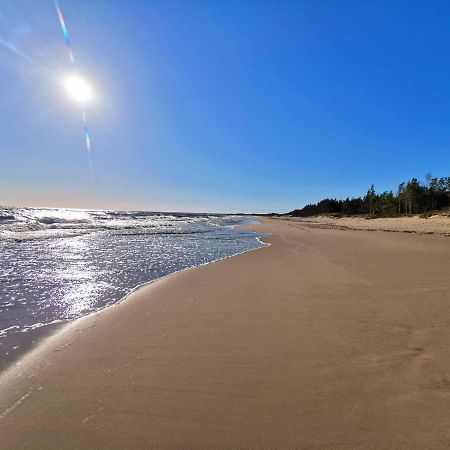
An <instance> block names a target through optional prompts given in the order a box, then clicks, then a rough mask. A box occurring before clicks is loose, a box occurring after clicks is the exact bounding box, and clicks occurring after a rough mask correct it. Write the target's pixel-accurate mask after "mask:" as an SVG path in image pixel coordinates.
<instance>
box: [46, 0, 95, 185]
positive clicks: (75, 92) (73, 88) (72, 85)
mask: <svg viewBox="0 0 450 450" xmlns="http://www.w3.org/2000/svg"><path fill="white" fill-rule="evenodd" d="M54 3H55V9H56V15H57V16H58V21H59V25H60V26H61V31H62V33H63V36H64V41H65V43H66V46H67V50H68V52H69V60H70V64H71V66H72V68H75V67H76V64H75V56H74V53H73V50H72V43H71V41H70V35H69V30H68V29H67V25H66V21H65V20H64V16H63V13H62V9H61V7H60V6H59V3H58V0H54ZM63 84H64V87H65V89H66V92H67V94H68V95H69V97H70V98H72V100H74V101H75V102H77V103H79V104H80V105H83V106H84V105H86V104H87V103H89V102H90V101H91V100H92V97H93V91H92V88H91V86H90V85H89V84H88V83H87V82H86V81H85V80H84V79H83V78H81V77H79V76H76V75H69V76H68V77H66V78H65V80H64V83H63ZM82 118H83V126H84V142H85V145H86V150H87V154H88V158H89V171H90V174H91V180H92V160H91V133H90V131H89V127H88V122H87V116H86V110H85V109H84V108H83V109H82Z"/></svg>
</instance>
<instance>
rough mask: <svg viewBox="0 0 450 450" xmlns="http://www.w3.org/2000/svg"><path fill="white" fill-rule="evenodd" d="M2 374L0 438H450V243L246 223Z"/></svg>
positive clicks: (169, 441) (175, 443)
mask: <svg viewBox="0 0 450 450" xmlns="http://www.w3.org/2000/svg"><path fill="white" fill-rule="evenodd" d="M255 229H257V230H258V231H260V232H272V233H274V235H273V237H272V238H270V239H268V241H270V242H271V244H272V245H271V246H270V247H267V248H263V249H260V250H256V251H253V252H250V253H246V254H243V255H239V256H236V257H233V258H230V259H227V260H224V261H220V262H217V263H214V264H211V265H208V266H201V267H198V268H195V269H193V270H188V271H185V272H181V273H178V274H174V275H171V276H169V277H167V278H165V279H163V280H160V281H158V282H155V283H153V284H151V285H148V286H146V287H144V288H142V289H140V290H138V291H137V292H136V293H134V294H133V295H132V296H130V297H129V299H127V300H126V301H124V302H122V303H121V304H119V305H116V306H113V307H111V308H109V309H107V310H105V311H103V312H102V313H99V314H95V315H92V316H90V317H88V318H85V319H81V320H79V321H77V322H75V323H74V324H72V325H70V326H69V327H67V328H66V329H64V330H63V331H62V332H60V333H58V334H57V335H56V336H54V337H52V338H50V339H48V340H47V341H46V342H44V344H43V345H41V346H40V348H39V349H37V350H36V351H33V352H32V353H30V354H29V355H27V356H26V357H24V358H23V359H22V360H21V363H20V364H19V365H16V366H14V367H13V368H11V369H10V370H8V371H7V372H6V373H4V374H3V375H2V377H1V378H0V392H1V395H0V436H1V447H2V448H5V449H8V448H22V447H26V448H167V449H173V448H242V449H243V448H300V449H324V448H326V449H410V448H420V449H431V448H432V449H440V448H449V446H450V427H449V426H448V414H449V410H450V353H449V350H448V349H449V345H450V239H449V238H448V237H445V236H438V235H418V234H410V233H385V232H377V231H375V232H367V231H355V230H340V229H324V228H314V227H310V226H309V225H308V224H303V223H298V222H296V221H289V220H287V221H286V220H278V219H276V220H268V219H267V220H264V224H262V225H258V226H255Z"/></svg>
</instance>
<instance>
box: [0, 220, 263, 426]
mask: <svg viewBox="0 0 450 450" xmlns="http://www.w3.org/2000/svg"><path fill="white" fill-rule="evenodd" d="M255 220H260V219H259V218H255ZM253 225H258V224H245V225H232V226H231V228H239V229H242V230H250V231H254V230H253V229H252V226H253ZM255 233H256V232H255ZM256 234H257V233H256ZM255 239H256V240H257V241H258V242H259V243H260V244H261V247H259V248H255V249H249V250H243V251H242V252H239V253H235V254H233V255H230V256H224V257H222V258H219V259H216V260H213V261H208V262H203V263H199V264H196V265H194V266H190V267H185V268H183V269H179V270H176V271H175V272H172V273H169V274H167V275H163V276H162V277H159V278H155V279H153V280H149V281H145V282H143V283H141V284H138V285H136V286H134V287H133V288H132V289H131V290H130V291H129V292H128V293H127V294H126V295H125V296H123V297H122V298H120V299H119V300H118V301H117V302H115V303H112V304H109V305H105V306H103V307H102V308H100V309H98V310H97V311H93V312H91V313H89V314H87V315H84V316H81V317H78V318H76V319H72V320H61V321H59V322H55V323H49V324H46V325H42V326H40V327H37V328H35V329H32V330H31V332H28V333H30V335H34V337H35V340H34V341H31V342H26V343H25V351H23V352H21V353H20V354H19V355H17V356H16V355H13V356H10V355H9V357H7V358H5V360H4V361H5V365H4V366H3V367H0V386H1V383H2V376H3V374H6V373H7V372H8V371H9V370H11V369H12V368H14V366H15V365H17V364H18V365H20V364H21V363H22V360H23V359H24V358H26V357H27V356H28V355H29V354H30V353H32V352H34V351H37V350H38V349H39V347H40V346H41V345H45V343H46V342H48V340H49V339H52V338H53V337H56V336H57V335H58V334H59V333H62V332H64V330H65V329H66V328H67V327H70V326H71V325H72V324H74V323H75V322H77V321H79V320H82V319H84V318H87V317H89V316H92V315H96V314H100V313H102V312H103V311H105V310H107V309H108V308H111V307H114V306H116V305H119V304H120V303H122V302H124V301H126V300H127V299H128V297H130V296H131V295H133V294H134V293H135V292H136V291H138V290H139V289H141V288H144V287H146V286H147V285H150V284H152V283H155V282H157V281H159V280H163V279H165V278H167V277H170V276H172V275H175V274H177V273H180V272H184V271H186V270H192V269H195V268H196V267H200V266H207V265H208V264H213V263H216V262H219V261H223V260H226V259H228V258H233V257H234V256H238V255H242V254H245V253H247V252H251V251H255V250H260V249H262V248H265V247H268V246H270V243H266V242H264V241H263V239H266V237H265V236H262V237H260V236H257V235H256V236H255ZM20 337H21V336H20ZM26 337H27V338H28V336H26ZM21 345H23V344H21ZM0 417H1V414H0Z"/></svg>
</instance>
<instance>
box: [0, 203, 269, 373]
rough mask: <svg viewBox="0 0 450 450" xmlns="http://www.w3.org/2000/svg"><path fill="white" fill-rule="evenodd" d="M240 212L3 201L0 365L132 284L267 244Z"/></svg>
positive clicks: (111, 301)
mask: <svg viewBox="0 0 450 450" xmlns="http://www.w3.org/2000/svg"><path fill="white" fill-rule="evenodd" d="M248 223H254V221H253V220H251V219H249V218H246V217H242V216H230V215H202V214H181V213H174V214H168V213H152V212H143V211H122V212H118V211H105V210H76V209H62V208H57V209H56V208H55V209H53V208H52V209H50V208H0V369H2V368H5V367H6V366H7V365H8V364H10V363H11V362H12V361H13V360H14V359H17V358H18V357H19V356H20V355H21V354H23V352H25V351H26V350H28V349H30V348H32V347H33V345H36V343H37V341H38V340H39V338H42V337H43V336H45V335H48V334H49V333H50V332H51V331H52V330H53V329H54V327H55V326H58V325H60V324H63V323H65V322H67V321H70V320H73V319H76V318H78V317H81V316H84V315H87V314H90V313H92V312H95V311H99V310H101V309H103V308H105V307H107V306H109V305H111V304H114V303H117V302H118V301H120V300H121V299H123V298H124V297H125V296H126V295H127V294H129V293H130V292H131V291H132V290H133V289H134V288H136V287H137V286H139V285H141V284H144V283H147V282H149V281H152V280H155V279H157V278H160V277H163V276H165V275H168V274H170V273H173V272H176V271H179V270H182V269H186V268H189V267H193V266H197V265H200V264H205V263H209V262H213V261H217V260H219V259H223V258H226V257H229V256H233V255H236V254H239V253H243V252H246V251H249V250H254V249H257V248H260V247H262V246H264V244H263V243H262V242H261V241H260V240H259V238H260V235H258V234H256V233H254V232H251V231H243V230H240V229H236V228H235V226H236V225H241V224H248Z"/></svg>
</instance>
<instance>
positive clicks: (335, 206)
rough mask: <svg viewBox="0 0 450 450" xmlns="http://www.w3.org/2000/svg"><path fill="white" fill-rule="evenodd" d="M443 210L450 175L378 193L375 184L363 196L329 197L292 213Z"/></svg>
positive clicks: (447, 206)
mask: <svg viewBox="0 0 450 450" xmlns="http://www.w3.org/2000/svg"><path fill="white" fill-rule="evenodd" d="M440 210H446V211H448V212H449V213H450V177H443V178H434V177H433V176H431V175H427V176H426V179H425V182H421V181H419V180H418V179H417V178H412V179H411V180H409V181H407V182H403V183H400V185H399V187H398V189H397V192H396V193H395V194H394V192H392V191H385V192H382V193H377V192H376V191H375V186H374V185H372V186H371V187H370V188H369V190H368V191H367V193H366V195H365V196H363V197H353V198H349V197H347V198H346V199H345V200H337V199H335V198H325V199H323V200H320V201H319V202H318V203H312V204H309V205H306V206H304V207H303V208H301V209H295V210H294V211H291V212H290V213H288V214H289V215H292V216H297V217H308V216H316V215H320V214H338V215H370V216H383V217H393V216H399V215H408V214H427V213H431V212H434V211H440Z"/></svg>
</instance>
